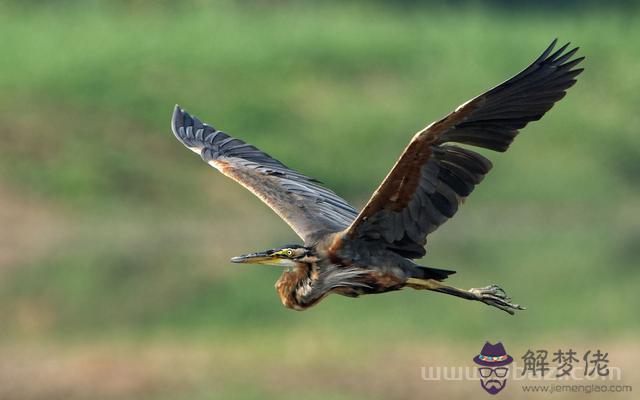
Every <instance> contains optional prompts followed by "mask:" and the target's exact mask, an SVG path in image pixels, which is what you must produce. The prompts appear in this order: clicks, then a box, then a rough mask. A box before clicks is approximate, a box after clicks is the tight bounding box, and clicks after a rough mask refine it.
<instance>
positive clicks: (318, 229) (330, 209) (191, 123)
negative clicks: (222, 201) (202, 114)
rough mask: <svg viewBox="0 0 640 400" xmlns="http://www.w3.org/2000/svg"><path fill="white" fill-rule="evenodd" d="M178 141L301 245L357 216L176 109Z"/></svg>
mask: <svg viewBox="0 0 640 400" xmlns="http://www.w3.org/2000/svg"><path fill="white" fill-rule="evenodd" d="M171 128H172V130H173V133H174V134H175V136H176V138H178V140H179V141H180V142H182V143H183V144H184V145H185V146H187V147H188V148H189V149H191V150H192V151H194V152H195V153H198V154H199V155H200V156H201V157H202V159H203V160H204V161H205V162H206V163H208V164H209V165H211V166H213V167H215V168H216V169H217V170H219V171H220V172H222V173H223V174H225V175H226V176H228V177H229V178H231V179H233V180H234V181H236V182H238V183H239V184H241V185H242V186H244V187H245V188H247V189H248V190H250V191H251V192H252V193H253V194H255V195H256V196H258V197H259V198H260V200H262V201H263V202H265V203H266V204H267V205H268V206H269V207H271V209H273V211H275V212H276V213H277V214H278V215H279V216H280V218H282V219H283V220H284V221H285V222H286V223H287V224H289V226H290V227H291V228H292V229H293V230H294V231H295V232H296V233H297V234H298V236H300V237H301V238H302V239H303V240H304V241H305V242H308V243H312V242H314V241H315V240H317V239H318V238H319V237H320V236H321V235H323V234H326V233H330V232H338V231H341V230H343V229H345V228H346V227H348V226H349V224H350V223H351V222H353V220H354V219H355V217H356V216H357V215H358V212H357V211H356V210H355V209H354V208H353V207H352V206H351V205H349V204H348V203H347V202H346V201H345V200H343V199H342V198H340V197H339V196H338V195H336V194H335V193H334V192H332V191H331V190H329V189H326V188H324V187H322V186H321V185H320V184H319V182H318V181H316V180H314V179H312V178H309V177H307V176H305V175H302V174H301V173H299V172H296V171H294V170H292V169H290V168H287V167H286V166H285V165H284V164H282V163H281V162H280V161H278V160H276V159H274V158H272V157H270V156H269V155H268V154H266V153H264V152H262V151H260V150H259V149H258V148H256V147H255V146H252V145H250V144H246V143H245V142H243V141H241V140H239V139H235V138H233V137H231V136H229V135H227V134H226V133H224V132H221V131H218V130H216V129H215V128H214V127H212V126H209V125H207V124H204V123H202V122H201V121H200V120H198V119H197V118H195V117H193V116H191V115H189V114H188V113H187V112H185V111H184V110H182V109H181V108H180V107H179V106H176V108H175V110H174V112H173V118H172V119H171Z"/></svg>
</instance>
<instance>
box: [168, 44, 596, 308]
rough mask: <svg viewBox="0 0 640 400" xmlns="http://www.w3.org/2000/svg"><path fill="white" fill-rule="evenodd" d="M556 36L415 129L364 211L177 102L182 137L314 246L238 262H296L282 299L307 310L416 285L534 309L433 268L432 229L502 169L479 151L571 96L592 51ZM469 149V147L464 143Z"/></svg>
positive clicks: (501, 143) (280, 284)
mask: <svg viewBox="0 0 640 400" xmlns="http://www.w3.org/2000/svg"><path fill="white" fill-rule="evenodd" d="M555 45H556V40H554V41H553V43H551V45H550V46H549V47H548V48H547V49H546V50H545V51H544V52H543V53H542V55H540V57H538V58H537V59H536V60H535V61H534V62H533V63H532V64H531V65H529V66H528V67H527V68H525V69H524V70H523V71H522V72H520V73H518V74H517V75H515V76H514V77H512V78H511V79H509V80H507V81H505V82H504V83H502V84H500V85H498V86H496V87H494V88H493V89H491V90H489V91H487V92H485V93H483V94H481V95H479V96H477V97H475V98H473V99H471V100H469V101H467V102H466V103H464V104H462V105H461V106H459V107H458V108H456V109H455V111H453V112H452V113H450V114H449V115H447V116H446V117H444V118H443V119H441V120H439V121H436V122H434V123H432V124H431V125H429V126H427V127H426V128H424V129H423V130H421V131H419V132H418V133H416V134H415V136H414V137H413V139H412V140H411V141H410V142H409V144H408V146H407V147H406V149H405V150H404V152H403V153H402V155H401V156H400V158H399V159H398V161H397V162H396V164H395V165H394V166H393V168H392V169H391V171H390V172H389V173H388V175H387V177H386V178H385V179H384V181H383V182H382V183H381V184H380V186H379V187H378V189H377V190H376V191H375V192H374V193H373V195H372V196H371V198H370V199H369V201H368V203H367V204H366V205H365V206H364V208H363V209H362V210H361V211H360V212H358V211H356V209H355V208H354V207H352V206H351V205H349V203H347V202H346V201H345V200H344V199H342V198H340V197H339V196H338V195H336V194H335V193H334V192H333V191H331V190H329V189H327V188H325V187H323V186H322V185H321V184H320V182H319V181H317V180H315V179H312V178H309V177H307V176H305V175H303V174H301V173H299V172H297V171H295V170H293V169H290V168H288V167H287V166H285V165H284V164H283V163H281V162H280V161H278V160H276V159H274V158H272V157H270V156H269V155H268V154H266V153H264V152H263V151H261V150H259V149H258V148H256V147H255V146H252V145H250V144H247V143H245V142H243V141H241V140H240V139H236V138H234V137H231V136H229V135H228V134H226V133H224V132H222V131H219V130H217V129H215V128H214V127H212V126H210V125H207V124H205V123H203V122H201V121H200V120H198V119H197V118H195V117H194V116H191V115H189V114H188V113H187V112H186V111H184V110H183V109H181V108H180V107H179V106H176V107H175V110H174V113H173V118H172V121H171V127H172V130H173V133H174V134H175V136H176V138H178V140H179V141H180V142H182V143H183V144H184V145H185V146H187V147H188V148H189V149H191V150H192V151H194V152H195V153H197V154H199V155H200V156H201V157H202V159H203V160H204V161H205V162H206V163H208V164H209V165H211V166H212V167H214V168H216V169H218V170H219V171H220V172H222V173H223V174H224V175H226V176H228V177H229V178H231V179H233V180H235V181H236V182H238V183H240V184H241V185H242V186H244V187H245V188H247V189H248V190H250V191H251V192H252V193H253V194H254V195H256V196H257V197H259V198H260V200H262V201H263V202H265V203H266V204H267V205H268V206H269V207H271V208H272V209H273V210H274V211H275V212H276V213H277V214H278V215H279V216H280V217H281V218H282V219H283V220H284V221H285V222H286V223H287V224H289V226H290V227H291V228H292V229H293V230H294V231H295V232H296V233H297V234H298V236H300V238H301V239H302V240H303V242H304V244H302V245H286V246H281V247H278V248H275V249H271V250H266V251H260V252H256V253H250V254H246V255H242V256H239V257H233V258H232V259H231V262H234V263H247V264H266V265H276V266H281V267H284V272H283V273H282V276H281V277H280V279H279V280H278V281H277V282H276V289H277V292H278V294H279V296H280V299H281V300H282V303H283V304H284V305H285V306H286V307H289V308H292V309H295V310H304V309H307V308H309V307H311V306H313V305H315V304H317V303H318V302H319V301H320V300H321V299H323V298H324V297H325V296H327V295H328V294H330V293H337V294H340V295H343V296H349V297H357V296H360V295H363V294H373V293H383V292H388V291H393V290H399V289H402V288H404V287H410V288H413V289H426V290H431V291H435V292H440V293H446V294H449V295H453V296H457V297H461V298H463V299H467V300H476V301H480V302H482V303H485V304H488V305H490V306H494V307H497V308H499V309H501V310H504V311H506V312H508V313H510V314H513V313H514V311H515V310H521V309H524V308H523V307H522V306H520V305H518V304H515V303H512V302H511V299H510V298H509V297H508V296H507V295H506V293H505V292H504V290H503V289H502V288H500V287H499V286H497V285H490V286H486V287H481V288H472V289H469V290H463V289H458V288H455V287H452V286H449V285H446V284H445V283H443V281H444V280H445V278H447V277H448V276H449V275H451V274H453V273H454V272H455V271H450V270H444V269H438V268H432V267H425V266H421V265H418V264H416V263H415V262H414V261H413V260H415V259H420V258H422V257H423V256H424V255H425V254H426V251H425V248H424V246H425V245H426V242H427V235H429V234H430V233H432V232H433V231H435V230H436V229H437V228H438V227H439V226H440V225H442V224H443V223H445V222H446V221H447V220H448V219H449V218H451V217H453V216H454V215H455V213H456V211H457V210H458V208H459V206H460V204H461V203H462V202H463V200H464V199H465V198H466V197H467V196H468V195H469V194H470V193H471V192H472V191H473V189H474V188H475V186H476V185H478V184H479V183H480V182H481V181H482V179H483V178H484V176H485V175H486V174H487V173H488V172H489V170H490V169H491V167H492V164H491V162H490V161H489V160H488V159H486V158H485V157H484V156H482V155H480V154H478V153H476V152H474V151H472V150H470V149H469V148H468V147H470V146H476V147H481V148H485V149H490V150H494V151H500V152H503V151H505V150H507V148H508V147H509V145H510V144H511V142H512V141H513V139H514V138H515V136H516V135H517V134H518V132H519V130H520V129H521V128H523V127H524V126H525V125H527V124H528V123H529V122H531V121H536V120H539V119H540V118H542V116H543V115H544V114H545V113H546V112H547V111H549V109H551V107H553V105H554V103H555V102H557V101H558V100H560V99H562V98H563V97H564V96H565V94H566V90H567V89H568V88H569V87H571V86H573V84H574V83H575V82H576V77H577V76H578V74H580V73H581V72H582V70H583V69H582V68H574V67H575V66H576V65H577V64H578V63H580V62H581V61H582V60H583V59H584V57H580V58H573V59H572V57H573V56H574V54H575V53H576V51H577V50H578V48H574V49H572V50H568V51H567V48H568V45H569V44H568V43H567V44H566V45H564V46H562V47H561V48H560V49H558V50H557V51H555V52H554V51H553V50H554V47H555ZM456 143H457V144H462V145H466V147H461V146H459V145H456Z"/></svg>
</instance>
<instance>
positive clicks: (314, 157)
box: [0, 1, 640, 399]
mask: <svg viewBox="0 0 640 400" xmlns="http://www.w3.org/2000/svg"><path fill="white" fill-rule="evenodd" d="M555 37H558V38H559V39H560V41H572V42H573V43H574V44H575V45H579V46H581V50H580V54H581V55H585V56H586V57H587V60H586V61H585V62H584V64H583V66H584V67H585V68H586V71H585V72H584V73H583V74H582V75H581V76H580V77H579V82H578V84H577V85H576V86H575V87H573V88H572V89H571V90H570V91H569V93H568V95H567V97H566V98H565V99H564V100H562V101H561V102H560V103H559V104H558V105H557V106H556V107H555V108H554V109H553V110H552V111H551V112H549V114H548V115H547V116H545V117H544V119H543V120H542V121H540V122H537V123H533V124H531V125H530V126H529V127H527V128H526V129H525V130H524V133H523V134H522V135H521V136H519V137H518V139H517V140H516V142H515V144H514V145H513V146H512V147H511V149H510V150H509V152H507V153H504V154H491V155H490V158H491V159H492V160H493V161H494V166H495V168H494V170H493V171H492V172H491V174H490V175H489V176H488V177H487V179H486V180H485V181H484V183H483V184H482V185H481V186H479V188H478V189H477V190H476V191H475V192H474V194H473V195H472V196H471V197H470V198H469V199H468V200H467V202H466V203H465V205H464V206H463V207H462V209H461V211H460V212H459V213H458V214H457V216H456V218H455V219H453V220H451V221H449V222H448V223H447V224H446V225H444V226H443V227H442V228H440V229H439V230H438V231H437V233H436V234H434V235H433V236H432V237H430V239H429V244H428V246H427V248H428V255H427V258H426V259H425V260H424V261H423V263H424V264H426V265H433V266H439V267H443V268H453V269H456V270H457V271H458V274H457V275H455V276H453V277H452V279H451V283H452V284H454V285H455V286H459V287H477V286H481V285H482V286H483V285H487V284H490V283H499V284H501V285H502V286H503V287H505V288H506V289H507V291H508V292H509V293H510V294H511V295H512V296H513V297H514V299H515V300H516V301H517V302H519V303H521V304H524V305H526V306H527V307H528V310H527V311H525V312H521V313H519V314H518V315H516V316H513V317H512V316H509V315H507V314H505V313H502V312H500V311H497V310H495V309H492V308H489V307H485V306H483V305H480V304H473V303H469V302H465V301H461V300H458V299H455V298H451V297H449V296H442V295H438V294H433V293H424V292H417V291H410V290H407V291H401V292H396V293H390V294H385V295H380V296H368V297H362V298H360V299H357V300H354V299H347V298H342V297H339V296H330V297H329V298H327V299H326V300H325V301H323V302H322V303H321V304H320V305H318V306H317V307H315V308H313V309H311V310H309V311H307V312H303V313H300V312H294V311H290V310H287V309H285V308H283V307H282V306H281V304H280V301H279V299H278V297H277V295H276V294H275V291H274V288H273V283H274V282H275V280H276V279H277V278H278V276H279V274H280V271H279V270H278V268H276V267H273V268H269V267H260V266H246V265H232V264H230V263H229V262H228V259H229V258H230V257H231V256H234V255H238V254H243V253H246V252H250V251H254V250H262V249H267V248H271V247H275V246H277V245H281V244H283V243H291V242H293V243H296V242H299V240H298V238H297V237H296V236H295V234H294V233H293V232H292V231H290V230H289V228H288V227H287V226H286V225H285V224H284V223H283V222H281V221H280V220H279V218H278V217H277V216H275V214H273V213H272V212H271V211H270V210H269V209H268V208H267V207H266V206H264V205H263V204H262V203H261V202H260V201H259V200H257V199H256V198H254V197H253V196H252V195H251V194H250V193H249V192H247V191H245V190H244V189H242V188H241V187H240V186H239V185H237V184H235V183H233V182H232V181H230V180H228V179H227V178H225V177H223V176H222V175H220V174H218V173H217V172H216V171H215V170H213V169H211V168H208V167H207V166H206V165H205V164H203V163H202V162H201V161H200V160H199V158H198V157H197V156H195V155H194V154H193V153H191V152H189V151H187V150H186V149H185V148H184V147H183V146H182V145H180V144H179V143H178V142H177V141H176V140H175V139H174V137H173V136H172V134H171V132H170V129H169V121H170V117H171V111H172V107H173V105H174V104H176V103H179V104H180V105H181V106H183V107H184V108H186V109H187V110H188V111H189V112H191V113H194V114H195V115H197V116H198V117H200V118H201V119H203V120H204V121H207V122H209V123H210V124H212V125H214V126H216V127H217V128H218V129H222V130H225V131H227V132H229V133H231V134H233V135H236V136H238V137H240V138H242V139H244V140H246V141H248V142H250V143H253V144H255V145H257V146H258V147H260V148H262V149H264V150H265V151H267V152H268V153H270V154H271V155H273V156H275V157H277V158H279V159H281V160H282V161H283V162H285V163H286V164H287V165H289V166H292V167H294V168H296V169H298V170H300V171H302V172H304V173H306V174H308V175H311V176H313V177H316V178H318V179H320V180H322V181H323V182H325V183H326V184H327V185H328V186H329V187H331V188H334V189H335V190H336V191H337V192H338V193H339V194H341V195H342V196H344V197H345V198H347V199H348V200H349V201H351V202H352V203H353V204H355V205H356V206H357V207H361V206H362V205H363V204H364V203H365V202H366V200H367V199H368V197H369V195H370V193H371V192H372V191H373V190H374V189H375V187H376V186H377V185H378V183H379V182H380V181H381V180H382V178H383V177H384V176H385V175H386V173H387V171H388V170H389V168H390V167H391V166H392V165H393V163H394V162H395V160H396V158H397V157H398V155H399V154H400V152H401V151H402V149H403V148H404V146H405V145H406V144H407V143H408V141H409V139H410V138H411V137H412V135H413V133H414V132H416V131H417V130H419V129H420V128H422V127H423V126H425V125H426V124H428V123H430V122H431V121H432V120H434V119H436V118H440V117H441V116H443V115H445V114H446V113H448V112H449V111H451V110H452V109H454V108H455V107H456V106H457V105H459V104H460V103H462V102H464V101H466V100H467V99H469V98H471V97H472V96H474V95H476V94H478V93H480V92H482V91H484V90H485V89H488V88H490V87H491V86H494V85H495V84H497V83H499V82H501V81H502V80H504V79H506V78H508V77H510V76H511V75H513V74H514V73H516V72H518V71H519V70H520V69H522V68H523V67H524V66H526V65H527V64H528V63H529V62H531V61H532V60H533V59H535V58H536V57H537V56H538V55H539V53H540V52H541V51H542V50H543V49H544V48H545V47H546V46H547V45H548V43H549V42H550V41H551V40H552V39H553V38H555ZM0 38H2V41H1V43H2V44H1V47H0V48H1V49H2V54H1V56H0V89H1V90H2V93H3V95H2V96H0V118H1V120H2V124H1V127H0V138H1V139H2V141H1V143H2V144H1V145H0V398H2V399H10V398H11V399H12V398H16V399H25V398H29V399H31V398H33V399H40V398H42V399H56V398H60V399H72V398H100V399H102V398H105V399H111V398H119V399H120V398H132V399H134V398H136V399H152V398H153V399H165V398H166V399H174V398H190V399H199V398H202V399H218V398H220V399H223V398H224V399H226V398H256V399H269V398H274V399H294V398H296V399H297V398H305V399H333V398H335V399H364V398H367V399H388V398H421V399H422V398H428V397H430V396H432V395H435V394H440V395H443V396H444V395H446V396H448V397H452V398H453V397H468V396H469V395H475V394H477V393H480V392H479V391H480V388H478V387H477V386H478V384H477V382H462V383H461V382H456V383H454V382H424V381H422V380H421V379H420V367H421V366H429V365H468V364H469V361H470V358H471V357H472V356H473V355H474V354H476V353H477V351H478V350H479V349H480V348H481V346H482V344H483V343H484V342H485V340H490V341H492V342H495V341H502V342H503V343H504V344H505V346H506V347H507V350H509V351H510V353H512V355H513V356H514V357H516V358H518V357H520V356H521V355H522V354H524V352H525V351H526V349H527V348H536V347H537V348H549V349H552V348H554V347H557V346H561V347H573V348H577V349H583V350H587V349H588V348H596V347H598V348H602V349H603V351H605V350H606V351H609V353H610V359H611V363H612V364H616V365H622V366H623V367H624V366H627V365H628V367H627V368H626V369H625V373H626V374H627V375H625V381H626V382H627V383H633V382H636V383H637V385H636V386H637V387H636V390H640V378H639V377H638V373H637V372H634V370H632V365H633V363H634V362H636V359H637V357H638V356H640V343H638V338H639V337H640V336H639V335H638V330H639V328H640V318H638V316H637V315H638V311H637V310H638V306H640V301H639V300H638V294H637V293H638V285H639V283H640V268H639V265H638V261H639V259H640V202H639V200H640V134H639V132H638V130H639V129H640V114H639V110H640V108H639V107H640V15H639V14H638V7H637V6H636V5H634V4H633V3H628V2H627V3H624V4H623V5H621V6H616V5H615V3H611V4H608V6H607V7H605V8H602V7H600V8H598V7H596V6H595V5H588V6H587V5H585V3H575V2H568V3H566V4H565V5H564V7H557V6H555V5H554V4H550V5H548V6H544V5H543V6H537V7H531V6H529V7H526V8H520V7H515V6H513V4H509V6H508V7H506V6H505V3H504V2H491V3H489V4H488V5H482V4H480V3H475V2H474V3H466V2H456V3H453V4H450V5H449V6H448V7H442V6H437V5H434V4H431V3H429V4H421V3H419V2H401V3H385V2H371V3H365V2H331V3H322V4H320V3H313V2H289V1H271V2H240V3H234V2H216V3H205V2H187V3H181V4H180V5H176V4H173V3H172V2H160V3H150V2H142V1H138V2H124V1H122V2H99V1H92V2H77V3H76V2H65V1H59V2H37V1H30V2H3V3H0ZM625 363H626V364H625ZM634 373H635V375H633V374H634ZM510 390H511V394H510V396H511V397H515V396H518V395H521V393H518V392H517V390H516V388H515V387H511V388H510ZM531 396H532V398H536V397H535V396H534V395H531ZM538 397H540V396H538ZM578 397H579V396H577V397H576V398H578ZM594 398H595V397H594ZM617 398H623V395H619V396H618V397H617Z"/></svg>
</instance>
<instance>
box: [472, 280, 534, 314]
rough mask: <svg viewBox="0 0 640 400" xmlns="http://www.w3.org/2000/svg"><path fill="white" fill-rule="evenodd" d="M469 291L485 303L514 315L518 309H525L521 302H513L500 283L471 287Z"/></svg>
mask: <svg viewBox="0 0 640 400" xmlns="http://www.w3.org/2000/svg"><path fill="white" fill-rule="evenodd" d="M469 292H470V293H472V294H473V295H475V296H476V299H477V300H478V301H481V302H483V303H484V304H487V305H490V306H493V307H497V308H499V309H501V310H503V311H506V312H508V313H509V314H511V315H513V314H514V313H515V311H516V310H525V308H524V307H522V306H521V305H519V304H515V303H511V297H509V296H507V293H506V292H505V291H504V290H503V289H502V288H501V287H500V286H498V285H490V286H487V287H483V288H473V289H469Z"/></svg>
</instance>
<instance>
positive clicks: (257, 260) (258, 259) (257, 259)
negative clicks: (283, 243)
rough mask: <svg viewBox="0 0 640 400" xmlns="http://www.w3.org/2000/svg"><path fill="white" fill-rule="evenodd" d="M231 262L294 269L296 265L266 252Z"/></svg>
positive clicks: (233, 259) (252, 254) (247, 255)
mask: <svg viewBox="0 0 640 400" xmlns="http://www.w3.org/2000/svg"><path fill="white" fill-rule="evenodd" d="M231 262H232V263H236V264H262V265H275V266H276V267H292V266H294V265H295V263H294V262H293V261H291V260H289V259H286V258H280V257H276V256H274V255H273V254H272V253H271V252H266V251H262V252H259V253H251V254H245V255H243V256H238V257H233V258H232V259H231Z"/></svg>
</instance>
